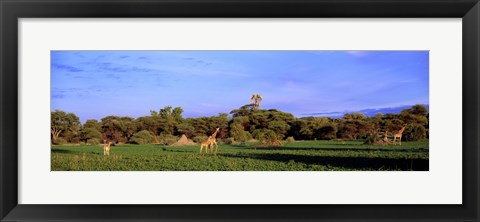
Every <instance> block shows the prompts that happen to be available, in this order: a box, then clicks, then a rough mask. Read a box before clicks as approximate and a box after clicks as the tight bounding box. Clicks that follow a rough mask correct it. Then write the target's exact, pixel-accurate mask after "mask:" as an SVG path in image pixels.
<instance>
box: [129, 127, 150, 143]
mask: <svg viewBox="0 0 480 222" xmlns="http://www.w3.org/2000/svg"><path fill="white" fill-rule="evenodd" d="M154 139H155V138H154V137H153V135H152V134H151V133H150V132H149V131H148V130H142V131H140V132H138V133H135V134H134V135H133V136H132V138H131V139H130V142H131V143H135V144H148V143H153V141H154Z"/></svg>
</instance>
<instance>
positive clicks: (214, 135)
mask: <svg viewBox="0 0 480 222" xmlns="http://www.w3.org/2000/svg"><path fill="white" fill-rule="evenodd" d="M218 131H220V128H217V129H216V130H215V132H214V133H213V134H212V135H211V136H210V137H209V138H210V146H209V147H210V149H211V150H212V152H213V145H214V144H215V148H216V149H215V154H216V153H217V151H218V143H217V139H216V138H215V137H217V133H218ZM207 149H208V148H207Z"/></svg>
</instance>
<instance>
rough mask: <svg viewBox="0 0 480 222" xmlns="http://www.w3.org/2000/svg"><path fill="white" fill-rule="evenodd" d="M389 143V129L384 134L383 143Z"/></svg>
mask: <svg viewBox="0 0 480 222" xmlns="http://www.w3.org/2000/svg"><path fill="white" fill-rule="evenodd" d="M387 144H388V130H386V131H385V134H383V145H387Z"/></svg>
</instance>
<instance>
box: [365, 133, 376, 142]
mask: <svg viewBox="0 0 480 222" xmlns="http://www.w3.org/2000/svg"><path fill="white" fill-rule="evenodd" d="M377 143H378V136H377V135H376V134H374V133H369V134H367V136H366V137H365V142H364V143H363V144H377Z"/></svg>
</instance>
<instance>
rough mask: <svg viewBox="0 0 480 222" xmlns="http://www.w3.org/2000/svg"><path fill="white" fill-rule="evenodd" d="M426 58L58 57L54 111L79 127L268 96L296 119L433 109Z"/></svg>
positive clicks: (210, 110)
mask: <svg viewBox="0 0 480 222" xmlns="http://www.w3.org/2000/svg"><path fill="white" fill-rule="evenodd" d="M428 59H429V58H428V51H52V52H51V110H56V109H60V110H64V111H67V112H74V113H75V114H76V115H77V116H79V117H80V119H81V121H82V122H85V120H87V119H101V118H103V117H105V116H108V115H119V116H131V117H139V116H144V115H149V114H150V110H159V109H160V108H163V107H164V106H168V105H171V106H173V107H177V106H180V107H182V108H183V110H184V117H199V116H212V115H217V114H218V113H220V112H227V113H228V112H230V111H231V110H232V109H236V108H238V107H240V106H242V105H245V104H247V103H249V99H250V96H251V95H252V94H253V93H259V94H261V95H262V96H263V101H262V104H261V108H263V109H271V108H275V109H278V110H282V111H285V112H290V113H292V114H294V115H295V116H297V117H302V116H307V115H308V114H311V113H328V112H343V111H355V110H362V109H371V108H386V107H396V106H402V105H413V104H428V101H429V97H428V91H429V85H428V75H429V74H428Z"/></svg>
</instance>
